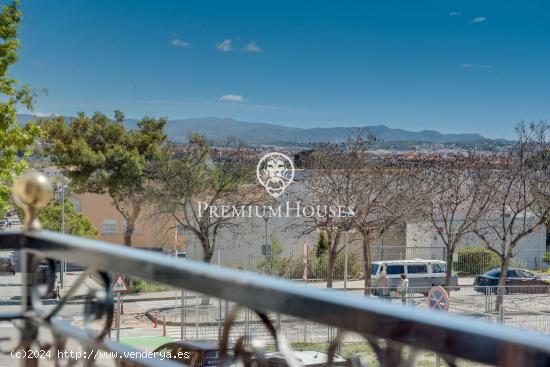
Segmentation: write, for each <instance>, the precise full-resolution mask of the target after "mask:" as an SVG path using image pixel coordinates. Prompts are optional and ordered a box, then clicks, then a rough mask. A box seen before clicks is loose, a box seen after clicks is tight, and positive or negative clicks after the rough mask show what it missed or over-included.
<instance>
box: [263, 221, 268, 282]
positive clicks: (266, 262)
mask: <svg viewBox="0 0 550 367" xmlns="http://www.w3.org/2000/svg"><path fill="white" fill-rule="evenodd" d="M268 220H269V217H268V216H264V221H265V266H264V268H265V273H266V274H269V254H268V251H267V221H268Z"/></svg>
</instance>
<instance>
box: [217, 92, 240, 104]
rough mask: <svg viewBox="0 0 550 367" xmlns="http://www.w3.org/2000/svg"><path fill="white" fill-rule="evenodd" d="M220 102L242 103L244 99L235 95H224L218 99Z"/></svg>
mask: <svg viewBox="0 0 550 367" xmlns="http://www.w3.org/2000/svg"><path fill="white" fill-rule="evenodd" d="M220 101H223V102H239V103H240V102H244V101H245V99H244V97H243V96H239V95H236V94H226V95H225V96H221V97H220Z"/></svg>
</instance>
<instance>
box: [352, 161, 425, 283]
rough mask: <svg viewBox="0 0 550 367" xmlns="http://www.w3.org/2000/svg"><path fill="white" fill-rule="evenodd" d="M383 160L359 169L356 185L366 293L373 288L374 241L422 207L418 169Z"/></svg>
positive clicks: (355, 223)
mask: <svg viewBox="0 0 550 367" xmlns="http://www.w3.org/2000/svg"><path fill="white" fill-rule="evenodd" d="M383 163H384V162H368V161H367V162H366V163H365V164H364V166H363V168H362V169H361V170H359V171H358V172H356V174H357V175H358V176H359V180H358V182H359V186H358V187H356V188H355V189H354V191H355V192H356V194H355V196H356V198H357V199H356V204H355V217H354V222H353V227H354V229H355V230H356V233H357V234H358V236H359V238H360V240H361V243H362V249H363V273H364V278H365V288H364V292H365V294H370V290H371V270H372V268H371V264H372V257H371V254H370V248H371V243H372V241H373V240H374V239H375V238H376V236H383V235H384V232H386V231H387V230H388V229H390V228H391V227H393V226H395V225H397V224H399V223H401V222H404V221H405V220H406V219H407V218H408V217H409V216H411V215H412V214H413V213H415V212H417V209H418V207H419V203H418V200H417V199H418V198H417V195H415V194H417V193H418V190H417V189H418V186H419V185H418V177H417V175H415V171H413V170H410V169H403V168H401V167H398V166H388V165H386V164H383Z"/></svg>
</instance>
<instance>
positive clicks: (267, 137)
mask: <svg viewBox="0 0 550 367" xmlns="http://www.w3.org/2000/svg"><path fill="white" fill-rule="evenodd" d="M18 117H19V120H20V122H21V123H26V122H27V121H29V120H30V119H32V118H33V117H32V116H30V115H18ZM137 121H138V120H135V119H127V120H125V121H124V124H125V125H126V127H127V128H130V129H133V128H135V127H136V126H137ZM361 129H368V130H369V131H370V132H371V133H372V134H374V135H375V136H376V137H378V138H379V139H382V140H383V141H385V142H400V141H417V142H428V143H441V144H442V143H471V142H476V141H484V140H488V139H486V138H484V137H483V136H481V135H480V134H442V133H440V132H437V131H433V130H423V131H408V130H403V129H392V128H389V127H387V126H384V125H375V126H365V127H330V128H310V129H302V128H296V127H287V126H281V125H275V124H268V123H260V122H244V121H237V120H234V119H231V118H216V117H204V118H191V119H183V120H170V121H168V123H167V125H166V133H167V135H168V137H169V138H170V139H171V140H173V141H176V142H184V141H186V140H187V137H188V136H189V134H190V133H192V132H198V133H201V134H203V135H205V136H206V137H207V138H208V139H210V140H214V141H222V140H225V139H227V138H230V137H232V138H238V139H242V140H243V141H245V142H247V143H248V144H253V145H259V144H284V143H289V144H307V143H317V142H327V141H329V142H341V141H344V140H345V139H346V138H347V137H348V136H349V135H350V134H352V133H354V132H357V131H359V130H361Z"/></svg>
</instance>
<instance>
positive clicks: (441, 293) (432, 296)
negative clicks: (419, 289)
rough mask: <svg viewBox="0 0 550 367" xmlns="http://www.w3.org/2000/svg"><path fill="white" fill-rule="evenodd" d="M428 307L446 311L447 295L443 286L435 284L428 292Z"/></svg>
mask: <svg viewBox="0 0 550 367" xmlns="http://www.w3.org/2000/svg"><path fill="white" fill-rule="evenodd" d="M428 308H430V309H432V310H439V311H447V310H448V309H449V295H448V294H447V291H446V290H445V288H443V287H441V286H435V287H432V288H430V290H429V292H428Z"/></svg>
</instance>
